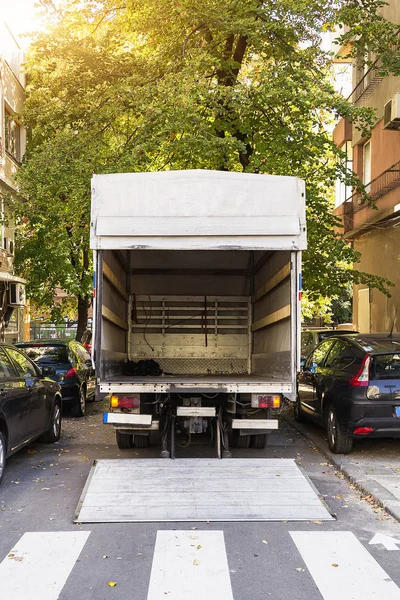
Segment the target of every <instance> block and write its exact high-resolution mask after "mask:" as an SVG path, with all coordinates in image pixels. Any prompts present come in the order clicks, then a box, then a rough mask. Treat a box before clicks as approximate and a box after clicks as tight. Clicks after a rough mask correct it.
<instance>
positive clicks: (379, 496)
mask: <svg viewBox="0 0 400 600" xmlns="http://www.w3.org/2000/svg"><path fill="white" fill-rule="evenodd" d="M282 416H283V418H284V419H285V421H286V422H287V423H289V425H290V426H291V427H293V428H294V429H296V431H298V432H299V433H301V434H302V435H303V436H304V437H305V438H307V439H308V440H309V441H310V442H312V444H313V445H314V446H315V447H316V448H318V450H319V451H320V452H321V454H322V455H323V456H325V458H327V459H328V460H329V462H330V463H331V464H332V465H334V467H335V468H336V469H337V470H338V471H339V472H340V473H342V474H343V475H344V476H345V478H346V479H347V480H348V481H349V482H350V483H352V484H353V485H354V486H355V487H356V488H357V489H358V490H359V491H360V492H361V493H362V494H365V495H366V496H371V497H372V498H373V499H374V502H375V503H376V504H377V505H378V506H380V507H381V508H383V509H384V510H385V511H386V512H387V513H388V514H389V515H390V516H391V517H393V518H394V519H396V520H397V521H399V522H400V501H399V500H397V498H396V497H395V496H394V495H393V494H392V493H391V492H390V491H389V490H387V489H386V488H384V487H383V486H382V485H380V483H378V482H377V481H375V480H373V479H368V478H367V479H366V478H365V474H364V473H362V471H361V469H358V468H357V467H354V466H351V468H348V467H346V466H344V465H343V463H342V460H343V459H344V460H346V459H345V458H344V455H343V454H332V453H331V452H329V451H328V450H327V449H326V448H324V447H322V444H320V441H319V440H316V439H315V437H314V436H313V435H312V434H311V433H309V432H308V431H305V430H304V429H303V427H302V425H300V424H298V423H296V421H294V419H291V418H290V417H288V416H286V415H282Z"/></svg>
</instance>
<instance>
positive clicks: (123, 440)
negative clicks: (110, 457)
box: [115, 429, 133, 450]
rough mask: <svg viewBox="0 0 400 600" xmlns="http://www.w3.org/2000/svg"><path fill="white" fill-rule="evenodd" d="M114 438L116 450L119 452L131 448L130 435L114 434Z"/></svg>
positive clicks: (131, 437)
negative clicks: (115, 439)
mask: <svg viewBox="0 0 400 600" xmlns="http://www.w3.org/2000/svg"><path fill="white" fill-rule="evenodd" d="M115 437H116V438H117V445H118V448H120V449H121V450H125V449H126V448H132V446H133V435H132V434H131V433H122V431H118V429H117V430H116V432H115Z"/></svg>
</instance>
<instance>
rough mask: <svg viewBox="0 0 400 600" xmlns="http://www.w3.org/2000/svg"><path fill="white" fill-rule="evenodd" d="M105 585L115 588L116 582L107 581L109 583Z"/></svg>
mask: <svg viewBox="0 0 400 600" xmlns="http://www.w3.org/2000/svg"><path fill="white" fill-rule="evenodd" d="M107 585H108V586H109V587H115V586H116V585H117V582H116V581H109V582H108V583H107Z"/></svg>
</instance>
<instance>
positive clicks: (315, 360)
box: [306, 340, 334, 367]
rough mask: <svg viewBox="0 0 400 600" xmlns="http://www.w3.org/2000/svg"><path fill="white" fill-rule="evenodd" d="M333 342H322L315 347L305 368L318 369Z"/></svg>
mask: <svg viewBox="0 0 400 600" xmlns="http://www.w3.org/2000/svg"><path fill="white" fill-rule="evenodd" d="M333 342H334V340H325V342H322V343H321V344H320V345H319V346H317V347H316V348H315V350H314V352H313V353H312V354H310V356H309V357H308V359H307V362H306V367H311V366H314V367H319V366H320V365H321V364H322V363H323V361H324V359H325V357H326V355H327V354H328V352H329V350H330V349H331V346H332V344H333Z"/></svg>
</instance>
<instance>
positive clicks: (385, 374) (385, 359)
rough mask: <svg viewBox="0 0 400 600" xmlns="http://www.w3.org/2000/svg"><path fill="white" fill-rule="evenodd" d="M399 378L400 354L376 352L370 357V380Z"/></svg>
mask: <svg viewBox="0 0 400 600" xmlns="http://www.w3.org/2000/svg"><path fill="white" fill-rule="evenodd" d="M376 379H400V354H378V355H375V356H373V357H372V362H371V367H370V380H376Z"/></svg>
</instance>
